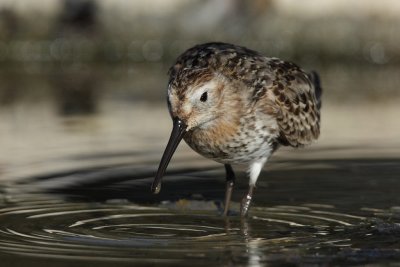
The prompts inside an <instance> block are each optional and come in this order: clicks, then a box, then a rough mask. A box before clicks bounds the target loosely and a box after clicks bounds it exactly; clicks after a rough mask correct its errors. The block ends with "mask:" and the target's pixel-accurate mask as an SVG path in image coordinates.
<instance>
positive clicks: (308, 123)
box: [257, 58, 321, 147]
mask: <svg viewBox="0 0 400 267" xmlns="http://www.w3.org/2000/svg"><path fill="white" fill-rule="evenodd" d="M268 64H269V66H270V70H271V73H272V75H270V77H269V79H271V80H270V81H271V82H269V83H267V85H266V86H265V88H264V93H261V95H262V96H261V97H259V98H260V99H259V100H258V101H257V102H259V103H260V102H264V103H265V104H264V110H265V112H267V113H268V114H270V115H273V116H274V117H275V118H276V120H277V123H278V127H279V141H280V143H281V144H284V145H290V146H294V147H299V146H303V145H307V144H309V143H311V142H312V141H313V140H315V139H317V138H318V136H319V133H320V111H319V109H320V106H321V102H320V101H321V100H320V96H321V88H320V86H319V79H318V75H317V74H316V73H312V74H307V73H305V72H304V71H302V70H301V69H300V68H299V67H298V66H296V65H295V64H293V63H290V62H285V61H281V60H279V59H274V58H273V59H270V60H269V62H268ZM258 93H259V92H258Z"/></svg>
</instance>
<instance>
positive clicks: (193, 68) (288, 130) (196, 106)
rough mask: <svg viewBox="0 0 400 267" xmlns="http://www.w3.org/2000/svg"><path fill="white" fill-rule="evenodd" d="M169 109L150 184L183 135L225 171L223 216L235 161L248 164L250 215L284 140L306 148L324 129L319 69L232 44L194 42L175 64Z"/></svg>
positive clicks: (245, 204)
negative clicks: (168, 129) (304, 67)
mask: <svg viewBox="0 0 400 267" xmlns="http://www.w3.org/2000/svg"><path fill="white" fill-rule="evenodd" d="M167 99H168V108H169V112H170V115H171V117H172V120H173V129H172V133H171V136H170V139H169V141H168V144H167V147H166V149H165V152H164V154H163V156H162V159H161V162H160V166H159V168H158V171H157V174H156V176H155V179H154V182H153V184H152V187H151V189H152V191H153V193H158V192H159V191H160V189H161V179H162V177H163V175H164V172H165V170H166V168H167V166H168V163H169V161H170V159H171V157H172V154H173V153H174V152H175V150H176V148H177V146H178V144H179V142H180V141H181V139H182V138H183V139H184V140H185V141H186V143H187V144H188V145H189V146H190V147H191V148H192V149H193V150H195V151H196V152H198V153H199V154H201V155H203V156H204V157H207V158H210V159H213V160H215V161H217V162H220V163H223V164H224V165H225V169H226V181H227V185H226V193H225V207H224V215H227V213H228V209H229V203H230V199H231V194H232V189H233V186H234V181H235V175H234V172H233V169H232V167H231V164H245V165H247V166H248V173H249V190H248V193H247V194H246V196H245V197H244V198H243V200H242V202H241V215H242V216H246V215H247V213H248V210H249V207H250V203H251V199H252V197H253V191H254V188H255V185H256V182H257V179H258V177H259V175H260V172H261V169H262V168H263V166H264V164H265V163H266V162H267V160H268V158H269V157H270V156H271V155H272V154H273V152H274V151H276V150H277V149H278V147H279V146H281V145H283V146H292V147H302V146H304V145H308V144H310V143H311V142H312V141H313V140H315V139H317V138H318V136H319V133H320V107H321V87H320V83H319V78H318V75H317V74H316V73H315V72H311V73H307V72H305V71H303V70H302V69H300V68H299V67H298V66H297V65H295V64H293V63H291V62H286V61H282V60H280V59H278V58H269V57H265V56H263V55H261V54H260V53H258V52H256V51H253V50H250V49H247V48H245V47H241V46H236V45H232V44H227V43H206V44H201V45H196V46H194V47H192V48H190V49H189V50H187V51H186V52H184V53H183V54H182V55H180V56H179V57H178V59H177V60H176V62H175V64H174V65H173V66H172V67H171V68H170V70H169V82H168V97H167Z"/></svg>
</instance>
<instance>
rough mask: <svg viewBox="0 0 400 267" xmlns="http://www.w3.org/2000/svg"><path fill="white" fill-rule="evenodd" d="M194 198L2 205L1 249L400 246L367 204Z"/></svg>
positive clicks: (181, 255)
mask: <svg viewBox="0 0 400 267" xmlns="http://www.w3.org/2000/svg"><path fill="white" fill-rule="evenodd" d="M195 202H196V201H193V202H192V201H189V200H188V201H186V202H185V203H186V206H185V210H182V209H181V206H180V203H181V202H179V201H178V202H171V203H167V204H165V203H164V204H163V205H159V206H152V207H145V206H139V205H134V204H129V203H121V204H118V203H115V204H107V203H105V204H101V203H97V204H93V203H92V204H90V203H73V202H72V203H65V202H63V201H61V200H60V201H57V200H48V199H42V200H36V201H33V200H30V201H25V202H22V203H19V204H16V205H14V206H12V207H8V208H4V209H1V210H0V223H1V224H0V244H1V246H0V251H2V252H6V253H12V254H18V255H29V256H35V257H47V258H69V259H86V260H108V261H116V262H118V261H136V262H149V261H150V262H166V263H177V262H181V261H185V260H187V259H197V260H201V262H203V263H204V262H207V261H209V262H210V263H212V262H213V263H215V262H219V261H220V262H225V263H226V262H233V263H246V264H250V265H257V263H262V262H279V261H282V262H296V261H298V260H299V257H302V256H306V257H307V259H309V260H310V262H313V263H316V262H327V261H328V262H331V261H340V260H341V261H343V260H345V259H347V257H348V255H352V259H353V261H355V262H363V261H368V260H371V257H378V258H379V255H386V254H387V253H389V252H390V253H392V254H393V255H392V256H393V257H398V254H399V251H398V249H399V247H398V245H394V241H395V239H393V238H390V236H392V237H393V235H394V234H399V233H400V227H399V224H397V223H394V222H389V221H388V220H386V219H385V218H382V216H381V218H380V219H373V220H372V219H370V218H368V214H367V212H366V211H365V210H367V209H365V210H364V214H366V215H367V216H358V215H351V214H345V213H341V212H339V211H337V210H335V208H334V207H330V206H329V207H328V206H318V205H307V204H305V205H302V206H276V207H270V208H261V207H254V208H253V210H252V212H251V216H250V217H249V218H248V219H246V220H240V218H238V217H237V216H232V217H231V218H229V219H224V218H223V217H221V216H219V215H218V213H217V210H216V209H215V210H210V209H208V210H194V209H191V206H193V207H199V206H201V205H199V203H198V202H202V201H197V202H196V203H195ZM203 202H206V201H203ZM212 205H213V204H212V203H211V204H210V203H205V205H203V206H212ZM391 211H392V213H393V210H391ZM388 212H389V211H388ZM380 213H382V211H380ZM369 215H373V214H369ZM383 228H385V229H386V230H384V229H383ZM389 228H390V229H389ZM361 240H362V241H363V242H361ZM372 243H374V244H376V243H379V245H380V249H381V251H380V252H379V251H378V252H377V251H374V253H372V254H371V253H366V252H365V250H366V249H368V244H372ZM382 253H383V254H382ZM384 253H386V254H384ZM371 255H372V256H371ZM386 256H387V255H386Z"/></svg>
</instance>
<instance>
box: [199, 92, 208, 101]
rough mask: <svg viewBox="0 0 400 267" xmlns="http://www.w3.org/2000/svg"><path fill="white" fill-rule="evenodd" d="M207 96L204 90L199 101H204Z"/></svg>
mask: <svg viewBox="0 0 400 267" xmlns="http://www.w3.org/2000/svg"><path fill="white" fill-rule="evenodd" d="M207 97H208V95H207V92H204V93H203V94H202V95H201V97H200V101H201V102H206V101H207Z"/></svg>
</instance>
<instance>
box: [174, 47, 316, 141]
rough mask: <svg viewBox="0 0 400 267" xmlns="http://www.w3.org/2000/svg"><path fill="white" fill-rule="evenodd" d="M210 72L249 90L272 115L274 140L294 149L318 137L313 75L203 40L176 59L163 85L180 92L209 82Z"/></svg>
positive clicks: (238, 49) (279, 61)
mask: <svg viewBox="0 0 400 267" xmlns="http://www.w3.org/2000/svg"><path fill="white" fill-rule="evenodd" d="M215 73H220V74H222V75H223V76H224V77H225V78H226V79H228V80H230V81H231V82H234V83H239V84H240V83H241V84H242V86H241V90H248V91H250V95H251V99H249V100H250V101H253V102H254V105H260V106H264V112H265V113H267V114H269V115H271V116H273V117H274V118H276V120H277V123H278V125H279V139H278V140H277V141H279V143H280V144H283V145H290V146H294V147H298V146H302V145H307V144H310V143H311V141H313V140H315V139H317V138H318V136H319V132H320V130H319V128H320V105H321V104H320V103H321V102H320V95H321V89H320V87H319V81H318V77H317V76H316V74H315V73H311V74H307V73H306V72H304V71H303V70H301V69H300V68H299V67H298V66H297V65H295V64H293V63H291V62H286V61H282V60H280V59H278V58H268V57H265V56H262V55H260V54H259V53H257V52H256V51H253V50H250V49H247V48H245V47H241V46H236V45H232V44H226V43H206V44H201V45H197V46H195V47H193V48H191V49H189V50H187V51H186V52H185V53H183V54H182V55H181V56H180V57H178V59H177V61H176V63H175V64H174V65H173V66H172V67H171V68H170V70H169V75H170V78H169V84H170V86H173V87H174V88H176V90H177V91H179V94H180V95H183V94H185V92H186V91H185V90H186V88H187V86H189V85H190V86H193V85H194V84H199V83H202V82H206V81H209V80H210V79H211V78H212V77H213V76H214V75H215Z"/></svg>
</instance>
